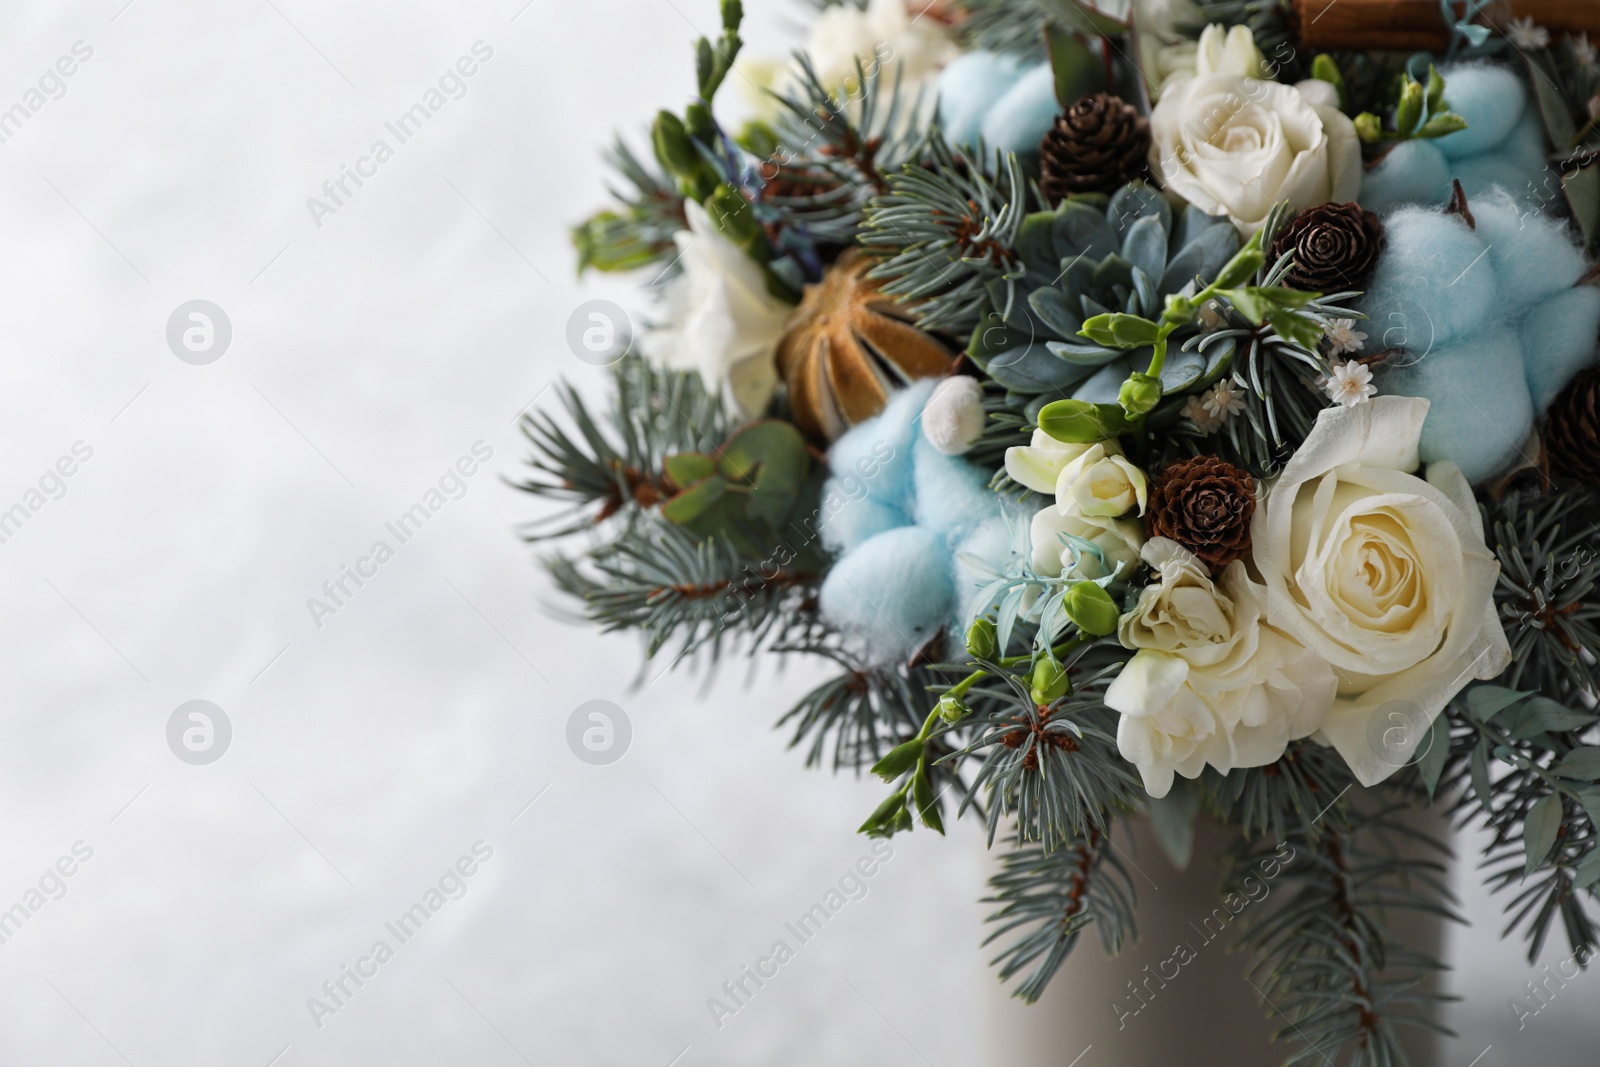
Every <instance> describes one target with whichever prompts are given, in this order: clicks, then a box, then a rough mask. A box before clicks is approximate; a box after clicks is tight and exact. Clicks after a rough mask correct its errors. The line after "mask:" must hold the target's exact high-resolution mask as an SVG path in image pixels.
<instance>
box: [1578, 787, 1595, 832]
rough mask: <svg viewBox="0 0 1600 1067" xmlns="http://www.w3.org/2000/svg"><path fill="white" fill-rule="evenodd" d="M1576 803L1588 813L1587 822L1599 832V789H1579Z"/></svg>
mask: <svg viewBox="0 0 1600 1067" xmlns="http://www.w3.org/2000/svg"><path fill="white" fill-rule="evenodd" d="M1578 803H1579V804H1582V805H1583V810H1584V811H1586V812H1588V814H1589V821H1590V822H1591V823H1593V824H1594V826H1595V829H1597V830H1600V789H1580V790H1579V791H1578Z"/></svg>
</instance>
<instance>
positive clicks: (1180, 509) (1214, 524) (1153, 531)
mask: <svg viewBox="0 0 1600 1067" xmlns="http://www.w3.org/2000/svg"><path fill="white" fill-rule="evenodd" d="M1255 513H1256V483H1255V479H1254V478H1252V477H1251V476H1250V474H1249V472H1247V471H1242V470H1240V469H1239V468H1238V467H1235V466H1234V465H1233V464H1231V463H1224V462H1223V461H1222V460H1220V459H1217V458H1216V457H1215V456H1196V457H1194V458H1193V459H1181V460H1178V461H1177V462H1175V463H1169V464H1167V466H1166V468H1165V469H1163V470H1162V471H1161V473H1160V474H1158V475H1156V479H1155V483H1154V484H1153V485H1151V487H1150V504H1149V508H1148V510H1147V511H1146V512H1145V527H1146V529H1148V530H1149V532H1150V536H1151V537H1167V538H1171V539H1172V540H1174V541H1176V542H1178V544H1180V545H1182V546H1183V547H1184V548H1187V549H1188V550H1189V551H1190V552H1193V553H1194V554H1195V555H1197V556H1199V557H1200V559H1201V561H1202V562H1204V563H1205V565H1206V566H1207V567H1210V568H1211V573H1212V574H1213V575H1216V574H1218V573H1220V572H1221V570H1222V568H1223V567H1226V566H1227V565H1228V564H1229V563H1232V562H1233V561H1234V560H1236V559H1238V558H1240V557H1241V556H1243V555H1244V554H1245V553H1246V552H1248V551H1250V520H1251V518H1252V517H1253V516H1254V515H1255Z"/></svg>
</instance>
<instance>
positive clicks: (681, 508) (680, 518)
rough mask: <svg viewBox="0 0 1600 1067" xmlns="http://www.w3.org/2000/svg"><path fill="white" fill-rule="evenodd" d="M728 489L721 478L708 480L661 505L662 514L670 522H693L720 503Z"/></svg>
mask: <svg viewBox="0 0 1600 1067" xmlns="http://www.w3.org/2000/svg"><path fill="white" fill-rule="evenodd" d="M727 488H728V483H727V482H725V481H723V480H722V479H721V478H707V479H706V480H705V481H702V482H699V483H698V484H696V485H692V486H690V487H689V488H688V489H685V490H684V491H683V492H681V493H679V494H678V495H677V496H675V497H673V498H672V499H671V500H669V501H667V502H666V503H665V504H663V505H661V514H662V516H663V517H665V518H666V519H667V520H668V521H670V522H678V523H690V522H693V521H694V520H695V519H698V518H699V517H700V516H701V515H704V514H705V513H706V511H708V510H709V509H710V508H711V507H713V506H714V505H715V504H716V503H717V502H718V501H720V500H721V499H722V497H723V495H724V494H725V493H726V492H727Z"/></svg>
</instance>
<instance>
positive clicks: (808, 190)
mask: <svg viewBox="0 0 1600 1067" xmlns="http://www.w3.org/2000/svg"><path fill="white" fill-rule="evenodd" d="M795 63H796V66H797V68H798V71H797V79H798V80H797V83H796V85H795V87H794V88H793V89H791V90H789V91H788V92H786V93H783V94H780V95H778V103H779V105H780V106H781V108H782V113H781V115H780V118H779V119H778V121H777V122H776V123H775V125H774V130H773V137H774V138H775V141H776V144H775V145H774V147H773V149H772V151H771V152H770V154H769V155H768V157H767V159H766V160H765V161H764V162H762V163H761V164H760V166H759V167H758V169H757V171H758V179H757V180H758V182H759V183H760V184H761V185H762V186H763V187H769V186H770V183H773V182H777V183H778V185H779V187H778V189H777V190H775V191H773V192H771V193H767V194H766V195H765V197H764V199H765V201H766V202H767V203H768V204H769V205H770V206H772V207H773V208H775V209H776V217H774V218H769V219H768V220H767V221H768V223H769V224H770V225H773V226H774V228H775V229H776V230H779V231H782V230H785V229H790V230H798V233H796V234H793V235H791V237H790V238H789V240H788V241H784V240H783V239H781V238H780V240H779V241H778V242H777V243H778V244H779V245H780V246H781V247H785V248H788V247H791V246H795V245H804V244H806V243H807V242H810V243H815V244H832V245H847V244H850V243H851V242H853V241H854V240H855V236H856V230H857V229H858V227H859V226H860V223H861V218H862V212H863V211H864V210H865V208H866V206H867V204H868V203H869V201H870V200H871V199H872V198H873V197H874V196H877V195H879V194H881V193H883V192H885V191H887V190H888V189H889V178H888V175H889V173H890V172H891V171H893V170H896V169H898V168H899V167H901V166H903V165H904V164H905V163H907V162H908V161H910V160H912V159H915V158H917V157H918V156H919V154H920V152H921V145H922V142H923V139H924V138H925V136H926V133H925V132H924V129H923V127H924V126H925V124H924V123H919V122H918V121H917V120H916V116H917V115H918V114H919V113H920V112H921V111H922V110H925V108H924V104H923V101H922V100H921V98H920V96H915V95H911V94H909V93H908V92H906V91H903V90H902V83H901V79H900V75H899V73H898V71H896V70H893V69H891V70H890V71H889V72H887V73H886V72H885V71H884V70H883V69H882V66H881V64H879V63H878V61H877V60H873V61H872V62H871V64H870V65H867V64H863V63H862V62H861V61H860V60H857V62H856V75H855V77H854V78H853V79H851V80H849V81H848V82H847V83H846V84H845V85H842V86H829V85H824V84H823V83H822V80H821V78H820V77H819V76H818V74H817V71H816V68H815V67H814V66H813V65H812V62H811V60H810V58H809V57H808V56H806V55H805V54H804V53H796V55H795Z"/></svg>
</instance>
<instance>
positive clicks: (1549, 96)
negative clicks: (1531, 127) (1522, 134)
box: [1527, 56, 1578, 147]
mask: <svg viewBox="0 0 1600 1067" xmlns="http://www.w3.org/2000/svg"><path fill="white" fill-rule="evenodd" d="M1527 59H1528V73H1529V75H1530V76H1529V78H1528V81H1529V82H1531V83H1532V85H1533V94H1534V99H1536V100H1537V101H1538V102H1539V115H1540V117H1542V118H1543V119H1544V128H1545V132H1546V133H1547V134H1549V136H1550V142H1551V143H1552V144H1554V145H1557V146H1561V147H1564V146H1566V145H1569V144H1571V143H1572V141H1573V139H1574V138H1575V137H1577V136H1578V124H1577V123H1576V122H1574V121H1573V119H1572V112H1571V110H1570V109H1569V108H1568V107H1567V101H1566V99H1565V98H1564V97H1563V96H1562V95H1561V90H1560V89H1559V88H1557V87H1556V81H1555V79H1554V78H1552V77H1551V76H1550V75H1551V72H1550V71H1548V70H1546V69H1545V67H1546V66H1547V64H1544V63H1539V62H1537V61H1536V60H1534V59H1533V57H1531V56H1529V57H1527Z"/></svg>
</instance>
